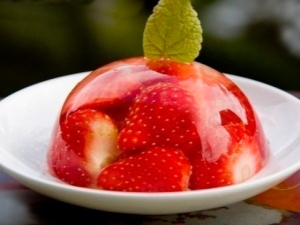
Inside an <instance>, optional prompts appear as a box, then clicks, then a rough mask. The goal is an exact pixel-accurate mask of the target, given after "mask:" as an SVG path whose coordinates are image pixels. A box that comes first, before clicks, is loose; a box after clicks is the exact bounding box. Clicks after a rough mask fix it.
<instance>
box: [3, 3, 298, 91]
mask: <svg viewBox="0 0 300 225" xmlns="http://www.w3.org/2000/svg"><path fill="white" fill-rule="evenodd" d="M156 3H157V1H156V0H94V1H92V0H91V1H90V0H19V1H18V0H2V1H0V38H1V39H0V50H1V54H0V96H1V97H5V96H7V95H9V94H11V93H13V92H15V91H17V90H19V89H22V88H24V87H27V86H29V85H31V84H34V83H38V82H41V81H44V80H47V79H51V78H55V77H59V76H64V75H68V74H72V73H78V72H83V71H90V70H94V69H96V68H98V67H100V66H101V65H103V64H105V63H107V62H110V61H114V60H118V59H121V58H126V57H131V56H137V55H142V54H143V51H142V34H143V29H144V25H145V22H146V19H147V18H148V16H149V15H150V14H151V12H152V10H153V7H154V6H155V5H156ZM193 5H194V8H195V9H196V11H197V12H198V15H199V18H200V20H201V22H202V26H203V30H204V42H203V45H202V50H201V53H200V56H199V57H198V58H197V59H196V60H197V61H199V62H202V63H204V64H207V65H209V66H211V67H214V68H215V69H217V70H219V71H221V72H224V73H229V74H235V75H240V76H243V77H249V78H251V79H255V80H259V81H262V82H264V83H268V84H270V85H273V86H276V87H278V88H280V89H284V90H300V82H299V81H300V2H299V1H298V0H264V1H261V0H194V1H193Z"/></svg>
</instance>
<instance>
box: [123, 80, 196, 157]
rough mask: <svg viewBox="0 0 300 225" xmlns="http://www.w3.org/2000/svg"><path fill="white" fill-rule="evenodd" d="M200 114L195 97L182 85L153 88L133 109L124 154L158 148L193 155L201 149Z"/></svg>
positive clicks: (124, 136)
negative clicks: (176, 149) (198, 130)
mask: <svg viewBox="0 0 300 225" xmlns="http://www.w3.org/2000/svg"><path fill="white" fill-rule="evenodd" d="M196 112H197V105H196V104H195V102H194V100H193V97H192V96H191V95H190V94H189V93H188V92H187V91H186V90H184V89H183V88H181V87H179V86H178V85H176V84H172V83H158V84H155V85H152V86H149V87H147V88H145V89H144V90H143V91H142V92H141V93H140V94H139V95H138V96H137V98H136V99H135V102H134V104H133V105H132V107H131V108H130V113H129V116H128V117H127V118H126V125H125V127H124V129H123V130H122V131H121V132H120V135H119V140H118V145H119V147H120V149H121V150H122V151H123V152H131V151H136V150H141V149H145V148H149V147H155V146H158V147H174V148H180V149H182V150H183V151H184V152H185V153H186V154H188V155H190V154H192V152H193V151H194V150H195V149H201V142H200V137H199V134H198V132H197V128H196V126H195V124H196V120H197V115H196Z"/></svg>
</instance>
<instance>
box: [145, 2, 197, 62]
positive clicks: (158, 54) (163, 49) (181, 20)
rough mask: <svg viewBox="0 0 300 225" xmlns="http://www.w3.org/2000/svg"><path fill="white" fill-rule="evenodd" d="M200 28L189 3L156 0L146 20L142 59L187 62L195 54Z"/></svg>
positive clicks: (190, 60)
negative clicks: (157, 0) (143, 57)
mask: <svg viewBox="0 0 300 225" xmlns="http://www.w3.org/2000/svg"><path fill="white" fill-rule="evenodd" d="M201 42H202V29H201V25H200V21H199V19H198V16H197V12H196V11H195V10H194V9H193V7H192V5H191V2H190V0H160V1H159V2H158V4H157V5H156V6H155V8H154V10H153V14H152V15H151V16H150V17H149V18H148V21H147V23H146V27H145V30H144V37H143V48H144V56H145V57H146V58H148V59H154V60H157V59H166V60H171V61H176V62H181V63H190V62H192V61H194V59H195V58H196V57H197V56H198V55H199V51H200V49H201Z"/></svg>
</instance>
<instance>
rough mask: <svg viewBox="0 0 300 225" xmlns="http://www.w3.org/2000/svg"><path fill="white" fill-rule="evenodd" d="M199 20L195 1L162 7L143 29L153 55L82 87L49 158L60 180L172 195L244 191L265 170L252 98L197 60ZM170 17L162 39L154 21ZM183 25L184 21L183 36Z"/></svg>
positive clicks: (67, 106) (108, 69)
mask: <svg viewBox="0 0 300 225" xmlns="http://www.w3.org/2000/svg"><path fill="white" fill-rule="evenodd" d="M170 7H172V9H174V7H175V8H176V10H181V11H180V13H179V14H178V13H177V14H176V15H177V17H176V18H173V17H172V16H174V15H170V13H166V9H168V8H170ZM176 10H175V11H176ZM178 15H182V17H180V18H178ZM169 16H171V17H172V19H169V20H166V18H165V17H169ZM196 17H197V15H196V13H195V12H194V11H193V9H192V7H191V4H190V2H189V1H188V0H161V1H160V2H159V3H158V6H157V7H156V8H155V10H154V13H153V15H152V16H151V17H150V18H149V20H148V22H147V25H146V29H145V32H144V53H145V56H144V57H136V58H130V59H125V60H120V61H117V62H113V63H110V64H108V65H105V66H103V67H101V68H99V69H97V70H95V71H93V72H92V73H90V74H89V75H88V76H86V77H85V78H84V79H83V80H82V81H81V82H79V83H78V84H77V85H76V86H75V88H74V89H73V90H72V91H71V93H70V94H69V95H68V97H67V99H66V100H65V102H64V105H63V106H62V110H61V113H60V115H59V119H58V121H57V124H56V127H55V129H54V133H53V137H52V140H51V145H50V149H49V153H48V162H49V168H50V171H51V173H52V174H53V175H54V176H55V177H57V178H58V179H60V180H61V181H63V182H66V183H69V184H71V185H75V186H82V187H90V188H98V189H105V190H113V191H131V192H169V191H185V190H198V189H206V188H213V187H221V186H227V185H232V184H237V183H240V182H243V181H245V180H247V179H249V178H251V177H252V176H253V175H255V174H256V173H258V172H259V171H260V170H261V169H262V168H263V167H264V165H265V163H266V161H267V159H268V154H269V149H268V143H267V140H266V137H265V135H264V131H263V128H262V126H261V124H260V121H259V118H258V117H257V115H256V113H255V111H254V109H253V107H252V105H251V103H250V102H249V100H248V98H247V97H246V96H245V94H244V93H243V92H242V90H241V89H240V88H239V87H238V86H237V85H236V84H234V83H233V82H232V81H231V80H230V79H229V78H228V77H226V76H225V75H223V74H222V73H220V72H218V71H216V70H214V69H212V68H210V67H208V66H206V65H203V64H201V63H198V62H195V61H193V59H194V58H195V56H197V54H196V53H193V52H196V51H197V52H199V50H200V44H201V27H200V23H199V22H198V20H197V18H196ZM186 18H189V19H186ZM162 20H166V21H167V22H166V24H167V25H168V26H167V25H166V24H165V25H166V26H167V27H168V28H169V29H166V31H165V32H163V31H162V30H160V31H159V32H157V30H156V29H157V26H153V24H155V23H157V21H160V23H161V21H162ZM176 20H180V21H177V22H178V23H175V22H176ZM185 20H187V21H185ZM191 21H192V22H191ZM176 24H180V26H181V25H182V24H184V26H183V25H182V26H183V27H180V26H179V27H180V32H177V30H176V29H179V28H178V25H176ZM162 29H163V28H162ZM170 32H171V34H169V35H170V36H171V37H172V38H173V39H174V37H175V39H174V40H173V41H171V42H170V43H166V40H169V39H170V38H167V37H161V35H167V34H168V33H170ZM176 35H177V36H178V37H177V36H176ZM182 35H183V36H184V38H180V37H181V36H182ZM167 36H168V35H167ZM168 37H169V36H168ZM186 37H189V41H187V40H185V38H186ZM172 38H171V39H172ZM197 40H198V41H197ZM181 41H184V43H187V44H180V43H181ZM152 43H155V46H154V45H153V44H152ZM174 43H176V44H174ZM197 43H198V44H197ZM160 45H162V46H164V47H161V46H160ZM168 46H172V47H168ZM174 46H175V47H174ZM178 46H179V47H178ZM195 46H196V47H195ZM197 46H198V47H197Z"/></svg>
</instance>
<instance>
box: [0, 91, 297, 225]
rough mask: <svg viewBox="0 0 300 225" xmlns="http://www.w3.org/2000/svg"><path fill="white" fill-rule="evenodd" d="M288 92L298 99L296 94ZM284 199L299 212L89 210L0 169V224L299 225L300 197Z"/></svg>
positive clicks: (254, 204)
mask: <svg viewBox="0 0 300 225" xmlns="http://www.w3.org/2000/svg"><path fill="white" fill-rule="evenodd" d="M291 93H292V94H294V95H296V96H297V97H298V98H300V92H291ZM299 173H300V171H299ZM297 191H298V190H297ZM299 192H300V189H299V191H298V193H299ZM283 198H285V197H283ZM286 199H288V200H287V201H293V204H294V206H295V204H297V206H299V207H298V208H299V211H298V212H297V209H298V208H297V207H296V210H293V209H292V210H290V208H288V209H289V210H287V208H284V207H280V206H279V207H278V206H276V207H275V206H272V204H271V205H270V204H268V202H259V201H257V199H255V198H254V199H248V200H246V201H243V202H238V203H235V204H232V205H228V206H226V207H221V208H216V209H212V210H207V211H198V212H191V213H184V214H174V215H160V216H153V215H151V216H149V215H130V214H118V213H111V212H103V211H97V210H91V209H87V208H83V207H79V206H75V205H71V204H67V203H63V202H60V201H57V200H54V199H51V198H49V197H46V196H43V195H41V194H38V193H36V192H34V191H32V190H30V189H28V188H26V187H24V186H23V185H21V184H19V183H18V182H17V181H15V180H14V179H13V178H11V177H10V176H8V175H7V174H6V173H5V172H3V171H1V169H0V225H39V224H47V225H52V224H53V225H61V224H64V225H65V224H87V225H93V224H101V225H103V224H108V225H127V224H128V225H135V224H143V225H168V224H173V225H174V224H175V225H179V224H188V225H198V224H206V225H210V224H212V225H216V224H218V225H299V224H300V194H298V197H296V196H295V195H293V196H292V198H286ZM298 202H299V203H298Z"/></svg>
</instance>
